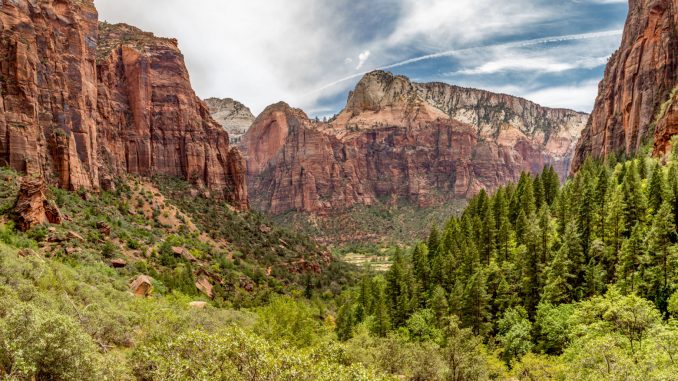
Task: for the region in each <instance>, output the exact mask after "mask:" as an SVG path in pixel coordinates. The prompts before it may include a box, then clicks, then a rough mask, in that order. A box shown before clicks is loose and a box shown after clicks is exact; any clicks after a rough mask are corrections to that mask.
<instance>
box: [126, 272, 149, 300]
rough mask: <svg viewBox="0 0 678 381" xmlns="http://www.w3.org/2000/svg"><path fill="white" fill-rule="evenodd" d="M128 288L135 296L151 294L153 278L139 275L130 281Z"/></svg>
mask: <svg viewBox="0 0 678 381" xmlns="http://www.w3.org/2000/svg"><path fill="white" fill-rule="evenodd" d="M130 289H131V290H132V293H134V295H135V296H139V297H148V296H151V294H152V293H153V278H151V277H149V276H148V275H139V276H137V277H136V278H134V279H133V280H132V281H131V282H130Z"/></svg>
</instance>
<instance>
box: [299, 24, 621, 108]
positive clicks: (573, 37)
mask: <svg viewBox="0 0 678 381" xmlns="http://www.w3.org/2000/svg"><path fill="white" fill-rule="evenodd" d="M623 32H624V31H623V30H621V29H617V30H608V31H603V32H594V33H581V34H568V35H564V36H554V37H543V38H537V39H534V40H523V41H516V42H508V43H503V44H493V45H484V46H475V47H471V48H464V49H455V50H447V51H444V52H439V53H433V54H427V55H425V56H420V57H415V58H410V59H407V60H404V61H400V62H396V63H393V64H390V65H386V66H381V67H377V68H374V69H372V70H369V71H362V72H359V73H355V74H352V75H349V76H348V77H344V78H341V79H338V80H336V81H334V82H330V83H328V84H326V85H324V86H322V87H320V88H318V89H316V90H314V91H311V92H310V93H309V94H307V95H310V94H314V93H318V92H321V91H323V90H325V89H327V88H330V87H333V86H335V85H338V84H340V83H342V82H346V81H349V80H351V79H353V78H358V77H362V76H363V75H365V74H367V73H369V72H371V71H374V70H388V69H393V68H396V67H400V66H405V65H409V64H413V63H416V62H421V61H427V60H431V59H435V58H441V57H450V56H453V55H457V54H460V53H467V52H472V51H476V50H483V49H494V48H523V47H528V46H534V45H543V44H550V43H554V42H565V41H576V40H590V39H595V38H602V37H612V36H619V35H621V34H622V33H623Z"/></svg>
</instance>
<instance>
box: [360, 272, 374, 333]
mask: <svg viewBox="0 0 678 381" xmlns="http://www.w3.org/2000/svg"><path fill="white" fill-rule="evenodd" d="M372 293H373V284H372V275H371V274H370V273H368V274H365V275H364V276H363V278H362V279H361V280H360V294H359V295H358V304H359V305H360V306H361V307H362V311H364V315H365V316H356V320H357V321H358V322H362V321H363V320H364V318H365V317H367V315H371V314H372V313H373V312H374V305H373V297H372V295H373V294H372Z"/></svg>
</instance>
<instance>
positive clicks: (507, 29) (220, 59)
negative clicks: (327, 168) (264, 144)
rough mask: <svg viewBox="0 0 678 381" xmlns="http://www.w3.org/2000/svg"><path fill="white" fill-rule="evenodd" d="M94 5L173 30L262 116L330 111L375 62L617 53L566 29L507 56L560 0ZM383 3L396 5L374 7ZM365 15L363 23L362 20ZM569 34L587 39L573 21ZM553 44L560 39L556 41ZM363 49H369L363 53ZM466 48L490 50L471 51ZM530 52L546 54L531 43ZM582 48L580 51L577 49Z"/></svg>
mask: <svg viewBox="0 0 678 381" xmlns="http://www.w3.org/2000/svg"><path fill="white" fill-rule="evenodd" d="M582 1H589V2H590V1H597V2H601V1H602V2H613V1H615V0H582ZM95 2H96V5H97V7H98V9H99V12H100V18H101V19H103V20H107V21H110V22H126V23H129V24H132V25H135V26H138V27H140V28H142V29H144V30H147V31H151V32H154V33H156V34H158V35H161V36H167V37H176V38H177V39H178V40H179V44H180V48H181V49H182V52H183V53H184V55H185V58H186V63H187V66H188V69H189V72H190V75H191V80H192V83H193V86H194V88H195V89H196V92H197V93H198V95H199V96H201V97H208V96H219V97H233V98H236V99H238V100H240V101H242V102H243V103H245V104H247V105H248V106H250V107H251V108H252V111H253V112H255V113H257V112H260V111H261V110H262V109H263V108H264V107H265V106H267V105H268V104H271V103H274V102H277V101H280V100H284V101H286V102H288V103H290V104H291V105H293V106H296V107H302V108H304V109H307V110H321V109H324V108H325V107H327V106H328V103H327V102H320V100H321V99H333V101H332V102H341V100H339V99H345V96H346V93H347V92H348V90H350V88H351V87H352V86H353V85H354V83H355V82H356V81H357V78H358V77H359V76H360V75H362V73H363V72H365V71H368V70H372V69H376V68H384V69H398V70H399V72H400V73H403V74H407V73H408V70H409V69H410V68H415V67H416V68H418V66H414V65H416V64H419V63H420V62H423V61H427V60H431V59H438V58H441V57H446V58H450V57H452V58H454V59H457V60H458V61H459V62H460V63H461V65H458V66H460V67H450V68H444V69H445V70H446V71H460V70H466V75H469V76H471V75H473V76H479V77H482V76H492V75H493V74H496V73H503V72H516V71H523V72H528V71H530V70H534V71H537V70H542V71H546V72H561V71H567V70H569V68H571V67H576V66H586V67H588V65H589V61H590V60H591V59H597V58H599V57H602V56H605V55H607V54H609V53H610V52H611V50H610V48H609V46H607V47H605V49H601V50H596V49H588V47H589V45H590V44H589V43H588V42H586V41H588V40H593V39H596V38H598V36H589V37H585V40H582V41H580V40H578V37H575V38H569V37H568V36H565V37H568V38H567V39H561V40H531V41H532V42H530V41H528V42H527V43H526V45H525V46H520V45H516V46H512V47H510V48H508V47H503V49H505V52H504V53H508V56H501V55H500V54H502V53H501V52H500V50H501V49H500V48H497V47H496V44H497V41H515V40H516V39H520V37H519V36H525V35H549V34H559V33H562V32H563V31H562V30H560V31H559V32H551V31H550V30H549V29H548V25H549V22H550V21H554V20H556V23H560V24H562V23H563V22H568V20H570V19H568V17H567V14H562V13H560V12H559V9H560V8H559V7H560V6H561V4H562V3H561V2H560V0H553V3H552V4H551V5H549V6H546V5H545V3H544V0H512V1H500V0H454V1H451V0H295V1H284V2H283V1H270V0H228V1H223V0H200V1H193V2H189V1H185V0H141V1H140V0H95ZM570 4H572V3H570ZM383 9H389V10H392V12H387V13H385V14H382V13H379V12H377V11H379V10H383ZM365 15H367V18H366V19H365V20H362V19H361V20H360V22H356V19H358V18H360V17H366V16H365ZM369 15H378V17H377V16H375V18H370V17H369ZM382 16H383V17H382ZM574 20H575V21H576V18H574ZM363 21H364V22H363ZM570 21H571V20H570ZM621 21H623V20H621ZM535 31H537V32H538V33H534V32H535ZM568 32H570V33H574V34H575V35H576V36H580V35H577V33H580V31H579V30H576V28H575V29H572V30H567V31H565V33H568ZM584 36H586V35H584ZM614 38H617V37H614ZM561 42H566V43H563V44H561ZM608 42H609V41H608ZM545 45H549V46H550V45H554V47H553V49H547V47H545ZM555 45H569V46H571V49H570V50H568V49H567V48H564V49H563V50H559V49H556V48H555ZM608 45H609V44H608ZM613 45H614V44H613ZM616 45H618V41H617V42H616ZM356 46H359V47H360V49H361V50H360V51H356ZM468 46H471V47H473V46H476V47H488V46H489V49H488V48H480V49H478V48H473V49H464V47H468ZM537 46H538V48H539V49H537ZM615 47H616V46H613V47H612V49H614V48H615ZM460 48H461V49H460ZM530 48H532V50H541V51H542V53H540V54H534V55H531V54H527V53H526V52H524V51H523V50H529V49H530ZM577 48H579V49H580V52H579V53H574V54H573V51H575V50H576V49H577ZM606 49H607V50H606ZM563 52H565V54H563ZM413 56H414V58H413ZM580 56H581V57H580ZM347 57H348V58H347ZM569 57H578V58H577V59H578V60H579V61H576V62H571V61H569ZM450 59H451V58H450ZM529 60H534V62H529ZM441 62H442V61H441ZM394 63H395V64H394ZM437 63H438V62H435V63H432V64H431V66H434V65H433V64H437ZM441 69H443V68H441ZM439 71H440V72H443V71H444V70H439ZM474 71H475V73H474ZM337 78H342V80H336V79H337ZM324 84H329V85H326V86H323V85H324ZM318 89H320V90H318ZM335 107H336V106H335ZM337 111H338V110H337Z"/></svg>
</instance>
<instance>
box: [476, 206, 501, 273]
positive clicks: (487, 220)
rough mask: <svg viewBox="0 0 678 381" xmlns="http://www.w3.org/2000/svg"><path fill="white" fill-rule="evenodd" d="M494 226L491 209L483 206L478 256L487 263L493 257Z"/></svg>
mask: <svg viewBox="0 0 678 381" xmlns="http://www.w3.org/2000/svg"><path fill="white" fill-rule="evenodd" d="M496 226H497V224H496V223H495V222H494V214H493V213H492V209H491V208H489V207H488V208H485V213H484V216H483V221H482V227H481V236H480V242H481V249H480V256H481V259H482V261H483V263H485V264H489V263H490V260H491V259H492V258H493V257H494V252H495V247H496V243H495V241H496V236H497V230H496Z"/></svg>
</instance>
